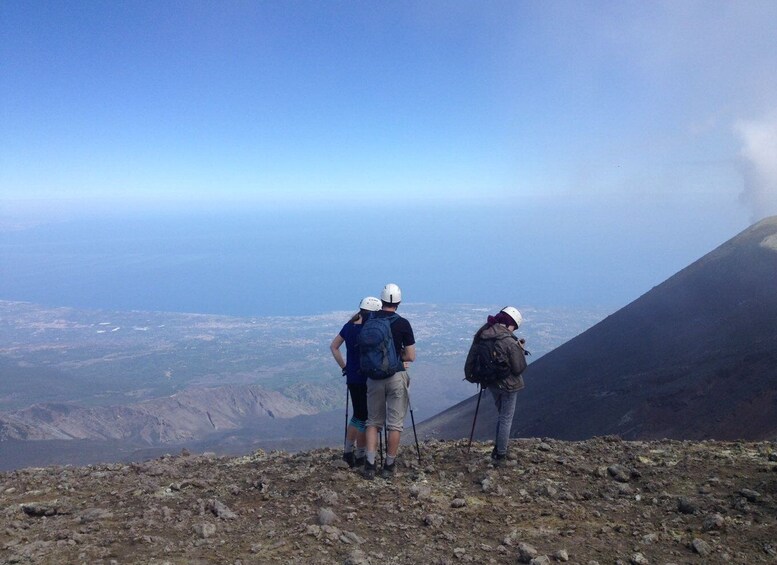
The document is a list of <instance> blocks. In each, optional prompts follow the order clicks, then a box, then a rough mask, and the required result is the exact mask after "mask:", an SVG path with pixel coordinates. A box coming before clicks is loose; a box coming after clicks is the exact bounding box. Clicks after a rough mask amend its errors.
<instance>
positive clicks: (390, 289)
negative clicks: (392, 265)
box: [380, 283, 402, 304]
mask: <svg viewBox="0 0 777 565" xmlns="http://www.w3.org/2000/svg"><path fill="white" fill-rule="evenodd" d="M380 299H381V300H382V301H383V302H388V303H389V304H399V303H400V302H402V291H401V290H399V287H398V286H397V285H395V284H394V283H388V284H387V285H386V286H384V287H383V290H382V291H381V293H380Z"/></svg>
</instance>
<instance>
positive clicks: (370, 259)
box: [0, 202, 706, 316]
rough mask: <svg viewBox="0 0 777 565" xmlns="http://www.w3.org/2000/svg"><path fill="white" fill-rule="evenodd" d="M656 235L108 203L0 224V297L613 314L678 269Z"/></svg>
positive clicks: (548, 221) (429, 212)
mask: <svg viewBox="0 0 777 565" xmlns="http://www.w3.org/2000/svg"><path fill="white" fill-rule="evenodd" d="M660 243H661V242H658V241H656V240H655V238H653V239H651V237H650V236H646V235H645V234H643V233H637V232H634V233H632V232H631V231H628V230H618V229H616V228H611V229H609V230H608V229H607V227H606V226H602V225H592V224H591V221H590V218H586V219H581V218H579V217H577V216H576V215H575V214H572V213H570V214H566V215H565V214H563V213H559V212H558V211H556V212H555V213H549V212H548V211H547V210H546V211H544V212H543V211H541V210H534V211H526V210H523V211H520V212H516V210H514V209H510V208H509V207H500V206H488V207H485V206H481V207H478V206H472V205H469V206H464V205H461V206H435V205H427V206H421V207H419V206H417V207H414V208H410V209H403V208H402V206H401V205H398V204H396V203H391V202H386V203H376V204H374V205H370V206H353V207H350V208H344V209H339V208H337V207H322V208H320V209H316V208H315V207H308V208H306V209H304V210H293V209H284V210H277V209H256V208H252V209H246V210H231V211H229V212H224V211H221V212H218V211H207V210H199V211H196V212H193V211H170V210H167V211H153V210H151V211H148V210H147V211H137V210H136V211H127V212H126V213H125V212H122V211H120V210H118V211H112V212H110V213H102V214H99V215H98V214H91V215H90V214H84V215H81V216H76V217H71V218H64V219H62V218H61V219H57V220H51V221H45V222H39V223H37V224H34V225H29V226H24V227H23V228H19V227H16V228H15V229H2V230H0V299H3V300H12V301H28V302H34V303H38V304H42V305H47V306H70V307H76V308H92V309H108V310H145V311H169V312H194V313H207V314H224V315H233V316H305V315H311V314H320V313H325V312H331V311H335V310H352V309H355V307H356V306H357V304H358V303H359V300H360V299H361V298H362V297H364V296H369V295H373V296H377V295H379V293H380V290H381V288H382V287H383V286H384V285H385V284H386V283H389V282H393V283H396V284H398V285H399V286H400V287H401V288H402V291H403V301H405V302H418V303H444V302H449V303H459V304H514V305H517V306H519V307H520V306H522V305H531V306H536V307H592V306H597V307H605V308H609V309H611V310H614V309H616V308H617V307H620V306H623V305H625V304H626V303H628V302H630V301H631V300H633V299H635V298H637V297H638V296H639V295H640V294H642V293H643V292H645V291H647V290H649V289H650V288H651V286H653V285H655V284H657V283H659V282H661V281H662V280H663V279H664V278H666V277H668V276H670V275H671V274H673V272H675V270H677V268H679V267H682V266H684V263H685V262H686V261H687V259H688V253H686V254H685V255H683V254H682V253H677V252H675V253H674V255H673V254H672V251H671V249H670V250H669V251H667V247H666V246H663V245H661V244H660ZM705 252H706V250H705ZM691 258H692V257H691Z"/></svg>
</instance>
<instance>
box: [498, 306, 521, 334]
mask: <svg viewBox="0 0 777 565" xmlns="http://www.w3.org/2000/svg"><path fill="white" fill-rule="evenodd" d="M502 312H504V313H505V314H507V315H508V316H510V317H511V318H512V319H513V321H514V322H515V329H516V330H517V329H518V328H520V327H521V322H523V316H521V313H520V312H519V311H518V308H514V307H513V306H505V307H504V308H502Z"/></svg>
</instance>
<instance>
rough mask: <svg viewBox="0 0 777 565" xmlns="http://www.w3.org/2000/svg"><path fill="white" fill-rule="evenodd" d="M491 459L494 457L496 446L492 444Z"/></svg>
mask: <svg viewBox="0 0 777 565" xmlns="http://www.w3.org/2000/svg"><path fill="white" fill-rule="evenodd" d="M491 459H492V460H495V459H496V446H494V449H492V450H491Z"/></svg>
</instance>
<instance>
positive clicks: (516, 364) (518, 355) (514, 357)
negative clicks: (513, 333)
mask: <svg viewBox="0 0 777 565" xmlns="http://www.w3.org/2000/svg"><path fill="white" fill-rule="evenodd" d="M513 339H515V338H513ZM510 345H511V347H510V372H511V373H512V374H513V375H515V376H518V375H520V374H521V373H523V372H524V371H525V370H526V355H524V353H523V349H522V348H521V346H520V345H519V344H518V340H515V341H514V342H512V343H511V344H510Z"/></svg>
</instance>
